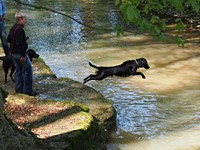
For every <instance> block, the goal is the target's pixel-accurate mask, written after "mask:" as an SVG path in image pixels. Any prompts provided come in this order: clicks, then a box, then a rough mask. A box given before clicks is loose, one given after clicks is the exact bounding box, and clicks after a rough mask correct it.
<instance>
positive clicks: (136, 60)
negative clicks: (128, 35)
mask: <svg viewBox="0 0 200 150" xmlns="http://www.w3.org/2000/svg"><path fill="white" fill-rule="evenodd" d="M135 63H136V64H137V65H138V68H140V65H139V64H138V62H137V60H135Z"/></svg>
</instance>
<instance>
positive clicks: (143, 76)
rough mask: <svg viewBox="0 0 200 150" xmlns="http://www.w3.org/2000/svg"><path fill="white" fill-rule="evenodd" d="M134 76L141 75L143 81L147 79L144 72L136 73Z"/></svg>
mask: <svg viewBox="0 0 200 150" xmlns="http://www.w3.org/2000/svg"><path fill="white" fill-rule="evenodd" d="M133 75H140V76H142V78H143V79H146V77H145V75H144V74H143V73H142V72H135V73H134V74H133Z"/></svg>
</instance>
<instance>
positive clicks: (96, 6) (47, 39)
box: [8, 0, 200, 150]
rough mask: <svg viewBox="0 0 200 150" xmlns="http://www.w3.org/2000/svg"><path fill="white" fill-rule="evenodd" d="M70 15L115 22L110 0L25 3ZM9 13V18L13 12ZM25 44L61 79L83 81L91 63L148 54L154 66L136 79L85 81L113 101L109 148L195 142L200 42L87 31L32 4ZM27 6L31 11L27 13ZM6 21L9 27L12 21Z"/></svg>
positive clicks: (169, 149) (199, 120)
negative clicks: (182, 43) (114, 112)
mask: <svg viewBox="0 0 200 150" xmlns="http://www.w3.org/2000/svg"><path fill="white" fill-rule="evenodd" d="M30 2H32V3H34V4H36V5H40V4H41V5H43V6H47V7H49V8H51V9H57V10H58V11H61V12H63V13H66V14H70V15H71V16H73V17H74V18H76V19H78V20H79V21H80V22H83V23H87V24H89V25H95V26H102V27H107V28H112V27H113V26H114V25H115V24H116V20H118V18H117V14H116V13H117V12H116V10H115V9H114V8H113V7H112V5H111V4H108V3H110V2H107V1H106V2H105V1H103V2H96V1H89V2H88V1H84V0H80V1H78V0H77V1H73V2H70V1H48V2H47V1H43V0H40V1H38V0H35V1H30ZM8 8H11V9H12V11H10V12H8V17H10V18H11V16H12V15H13V13H14V11H13V9H14V8H13V6H12V5H10V6H8ZM21 9H23V10H24V11H25V12H26V13H27V14H29V20H28V26H27V27H26V30H27V33H28V35H29V36H30V37H31V38H30V41H29V45H30V47H31V48H33V49H35V50H37V51H38V53H40V55H41V56H42V57H43V58H44V60H45V61H46V63H47V64H48V65H49V66H50V67H51V69H52V70H53V72H54V73H55V74H56V75H57V76H58V77H70V78H72V79H74V80H77V81H80V82H82V80H83V78H85V77H86V76H88V75H89V74H91V73H93V72H94V71H95V70H94V68H91V67H90V66H89V65H88V62H89V61H92V62H93V63H94V64H97V65H102V66H111V65H117V64H121V63H122V62H123V61H125V60H129V59H136V58H140V57H145V58H146V59H147V60H148V62H149V64H150V66H151V69H149V70H145V69H140V71H141V72H143V73H144V74H145V75H146V77H147V79H145V80H144V79H142V78H141V77H128V78H117V77H114V78H106V79H105V80H102V81H91V82H89V83H88V85H89V86H91V87H94V88H95V89H97V90H98V91H100V92H101V93H102V94H103V95H104V96H105V97H106V98H108V99H109V100H111V101H113V105H114V107H115V108H116V110H117V130H116V132H114V133H112V135H111V138H110V141H109V144H108V149H110V150H112V149H113V150H116V149H124V150H125V149H126V150H133V149H136V150H138V149H139V150H155V149H156V150H157V149H161V148H160V145H162V150H163V149H166V150H178V149H195V148H197V147H200V143H199V141H200V140H199V138H200V127H199V124H200V109H199V108H200V101H199V97H200V86H199V85H200V78H199V72H200V67H199V64H200V59H199V57H200V51H199V47H198V46H199V45H193V46H192V45H189V44H186V47H185V48H178V47H177V46H176V45H175V44H171V43H168V44H167V43H159V42H156V41H154V40H152V39H151V38H150V37H146V36H133V35H130V34H126V35H125V36H123V37H116V36H115V35H114V34H110V33H103V32H99V31H97V30H95V31H94V30H92V29H89V28H87V27H85V26H83V25H80V24H78V23H77V22H74V21H72V20H69V19H67V18H66V17H64V16H62V15H58V14H55V13H52V12H49V11H41V10H31V11H30V10H29V9H27V8H26V7H22V8H21ZM30 12H31V13H30ZM9 26H10V25H9Z"/></svg>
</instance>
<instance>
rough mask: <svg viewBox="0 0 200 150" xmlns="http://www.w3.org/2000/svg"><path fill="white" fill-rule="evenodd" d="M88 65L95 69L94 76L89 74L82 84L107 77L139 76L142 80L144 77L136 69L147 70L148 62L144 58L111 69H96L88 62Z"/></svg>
mask: <svg viewBox="0 0 200 150" xmlns="http://www.w3.org/2000/svg"><path fill="white" fill-rule="evenodd" d="M89 65H90V66H91V67H93V68H96V69H97V72H96V74H91V75H89V76H88V77H86V78H85V79H84V82H83V83H84V84H85V83H86V82H88V81H90V80H103V79H105V78H106V77H108V76H118V77H128V76H131V75H141V76H142V78H143V79H145V78H146V77H145V76H144V74H143V73H142V72H137V69H138V68H145V69H149V68H150V67H149V65H148V62H147V60H146V59H145V58H139V59H136V60H128V61H125V62H123V63H122V64H121V65H117V66H111V67H98V66H95V65H93V64H92V63H91V62H89Z"/></svg>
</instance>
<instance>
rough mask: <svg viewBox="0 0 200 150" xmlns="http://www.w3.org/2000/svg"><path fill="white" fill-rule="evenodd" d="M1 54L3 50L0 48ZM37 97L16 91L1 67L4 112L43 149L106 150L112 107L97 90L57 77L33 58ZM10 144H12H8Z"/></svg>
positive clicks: (0, 78)
mask: <svg viewBox="0 0 200 150" xmlns="http://www.w3.org/2000/svg"><path fill="white" fill-rule="evenodd" d="M0 56H3V51H2V50H0ZM33 68H34V86H33V87H34V90H35V91H37V92H38V93H39V95H38V96H35V97H33V96H28V95H24V94H15V92H14V85H13V83H12V81H11V80H10V78H9V77H8V83H4V72H3V69H2V67H0V72H1V73H0V85H1V86H0V87H2V88H3V89H4V90H6V91H8V92H9V95H8V97H7V99H6V100H7V102H6V103H5V104H4V107H5V114H6V116H7V117H8V118H9V119H11V120H12V121H13V122H14V123H16V125H17V127H18V128H20V129H22V130H24V132H25V133H26V134H27V136H28V137H30V138H34V139H35V140H38V141H40V142H41V143H43V149H44V148H45V149H57V150H61V149H67V150H80V149H83V150H101V149H106V147H105V146H106V141H107V138H108V135H109V131H110V130H111V129H112V128H113V127H114V126H115V118H116V114H115V109H114V107H113V106H112V104H111V102H109V101H107V100H106V99H105V98H104V97H103V96H102V95H101V94H100V93H99V92H97V91H95V90H94V89H92V88H91V87H88V86H86V85H83V84H82V83H79V82H76V81H73V80H71V79H69V78H57V77H56V76H55V75H54V74H53V72H52V71H51V70H50V68H49V67H48V66H47V65H46V64H45V62H44V61H43V59H42V58H39V59H35V60H34V61H33ZM11 144H12V143H11Z"/></svg>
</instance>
